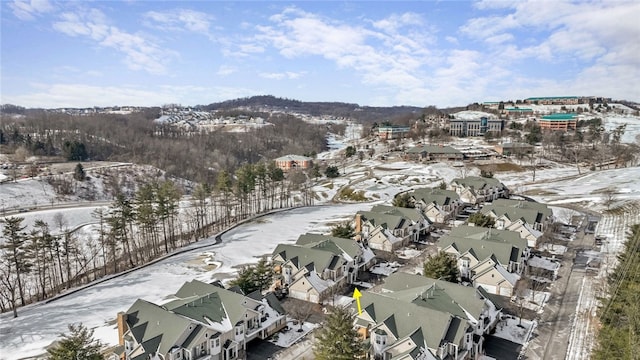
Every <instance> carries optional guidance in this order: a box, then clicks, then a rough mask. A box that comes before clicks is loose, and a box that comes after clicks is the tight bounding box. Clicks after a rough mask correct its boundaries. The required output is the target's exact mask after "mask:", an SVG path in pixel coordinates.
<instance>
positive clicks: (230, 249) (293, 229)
mask: <svg viewBox="0 0 640 360" xmlns="http://www.w3.org/2000/svg"><path fill="white" fill-rule="evenodd" d="M371 206H372V204H371V203H366V204H353V205H332V206H317V207H310V208H301V209H295V210H290V211H286V212H282V213H278V214H273V215H269V216H265V217H263V218H260V219H258V220H255V221H252V222H249V223H247V224H244V225H241V226H239V227H237V228H235V229H233V230H231V231H229V232H228V233H227V234H225V235H224V236H223V237H222V242H221V243H219V244H214V242H215V240H214V238H208V239H205V240H202V241H200V242H199V243H197V244H194V245H191V247H192V248H194V247H197V248H196V249H193V250H191V251H187V252H185V253H182V254H179V255H176V256H174V257H171V258H168V259H165V260H162V261H160V262H158V263H155V264H153V265H150V266H148V267H146V268H143V269H139V270H136V271H133V272H131V273H129V274H126V275H123V276H120V277H117V278H114V279H110V280H107V281H104V282H102V283H100V284H97V285H95V286H92V287H90V288H87V289H83V290H80V291H78V292H76V293H74V294H71V295H69V296H67V297H64V298H61V299H59V300H57V301H54V302H51V303H40V304H36V305H31V306H27V307H26V308H24V309H19V310H18V318H15V319H14V318H12V317H11V316H12V315H11V314H10V313H7V314H3V315H2V316H0V324H1V325H0V359H2V360H9V359H20V358H26V357H30V356H35V355H38V354H42V353H44V349H45V347H46V346H48V345H49V344H51V343H52V342H53V341H54V340H55V339H57V337H58V335H59V334H60V333H62V332H65V331H66V330H67V324H68V323H71V322H74V323H77V322H82V323H84V324H85V325H87V326H88V327H90V328H95V337H96V338H99V339H100V340H102V341H103V342H105V343H107V344H110V345H115V344H117V331H116V328H115V325H114V324H113V322H114V320H115V316H116V314H117V313H118V311H124V310H126V309H127V308H129V306H131V305H132V304H133V303H134V302H135V300H137V299H138V298H143V299H145V300H148V301H151V302H161V301H162V300H163V299H164V298H165V297H166V296H167V295H170V294H172V293H174V292H175V291H176V290H178V288H179V287H180V285H182V283H183V282H185V281H188V280H192V279H198V280H201V281H207V282H209V281H212V280H214V279H216V278H218V277H219V278H229V277H231V276H233V275H234V274H235V273H236V271H237V267H238V266H239V265H242V264H247V263H253V262H256V261H257V259H258V258H259V257H261V256H263V255H266V254H270V253H271V251H273V249H274V248H275V247H276V245H277V244H278V243H286V242H294V241H295V240H297V238H298V236H299V235H301V234H303V233H306V232H325V231H328V230H329V229H330V227H331V226H332V224H333V223H335V222H337V221H343V220H346V219H349V218H351V217H352V216H353V215H354V214H355V213H356V212H357V211H358V210H368V209H369V208H371ZM208 244H209V245H210V246H207V245H208ZM203 246H204V247H203ZM203 252H213V253H215V255H214V258H215V261H219V262H222V266H220V267H218V268H217V269H215V270H211V268H210V267H207V265H206V264H205V263H204V262H203V259H204V258H203V256H202V253H203Z"/></svg>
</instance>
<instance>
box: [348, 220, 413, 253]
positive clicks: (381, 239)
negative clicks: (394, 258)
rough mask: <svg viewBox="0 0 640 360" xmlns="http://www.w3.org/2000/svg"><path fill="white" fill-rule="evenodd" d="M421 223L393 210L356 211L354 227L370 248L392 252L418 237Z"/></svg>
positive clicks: (358, 235)
mask: <svg viewBox="0 0 640 360" xmlns="http://www.w3.org/2000/svg"><path fill="white" fill-rule="evenodd" d="M421 226H422V225H421V223H415V222H413V221H411V220H410V219H408V218H406V217H404V216H401V215H399V214H398V213H395V214H394V213H393V212H375V211H358V213H357V214H356V216H355V220H354V229H355V232H356V237H357V239H358V240H360V241H362V242H364V243H365V244H367V245H368V246H369V247H370V248H371V249H375V250H380V251H386V252H392V251H394V250H397V249H399V248H401V247H403V246H406V245H407V244H409V243H410V242H411V241H418V240H419V239H420V229H421Z"/></svg>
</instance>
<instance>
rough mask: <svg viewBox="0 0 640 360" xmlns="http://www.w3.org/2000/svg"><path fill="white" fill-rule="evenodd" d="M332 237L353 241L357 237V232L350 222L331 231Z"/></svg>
mask: <svg viewBox="0 0 640 360" xmlns="http://www.w3.org/2000/svg"><path fill="white" fill-rule="evenodd" d="M331 236H335V237H339V238H343V239H351V238H353V237H354V236H355V232H354V230H353V227H352V226H351V224H349V223H348V222H345V223H343V224H338V225H336V226H334V227H333V228H332V229H331Z"/></svg>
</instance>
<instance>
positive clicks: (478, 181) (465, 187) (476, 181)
mask: <svg viewBox="0 0 640 360" xmlns="http://www.w3.org/2000/svg"><path fill="white" fill-rule="evenodd" d="M450 187H451V189H452V190H453V191H455V192H456V193H458V195H459V196H460V199H461V200H462V201H463V202H465V203H468V204H476V205H477V204H481V203H484V202H490V201H493V200H496V199H498V198H508V197H509V189H508V188H507V187H506V186H505V185H504V184H503V183H501V182H500V180H498V179H496V178H487V177H481V176H467V177H464V178H455V179H453V180H451V184H450Z"/></svg>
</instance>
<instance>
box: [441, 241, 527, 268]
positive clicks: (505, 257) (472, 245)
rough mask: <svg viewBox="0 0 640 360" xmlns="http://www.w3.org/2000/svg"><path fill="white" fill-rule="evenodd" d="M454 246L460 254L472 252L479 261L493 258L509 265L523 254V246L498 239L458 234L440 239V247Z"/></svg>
mask: <svg viewBox="0 0 640 360" xmlns="http://www.w3.org/2000/svg"><path fill="white" fill-rule="evenodd" d="M450 245H451V246H453V247H454V248H455V249H456V250H458V252H459V253H460V254H464V253H466V252H469V253H471V254H472V255H473V256H474V257H475V258H476V259H478V261H482V260H485V259H487V258H492V259H494V260H495V261H497V262H498V263H499V264H502V265H509V263H510V262H511V261H514V262H517V261H519V260H520V256H521V255H522V250H523V249H521V248H518V247H516V246H514V245H511V244H508V243H502V242H496V241H486V240H477V239H471V238H464V237H456V236H451V235H447V236H443V237H442V238H440V240H439V241H438V248H440V249H445V248H446V247H448V246H450Z"/></svg>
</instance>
